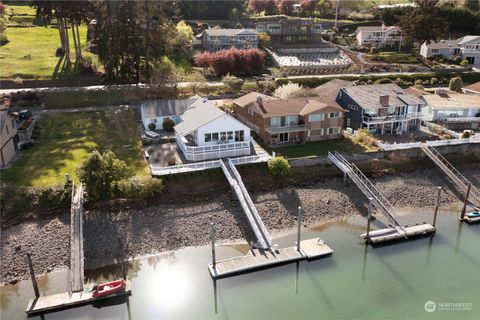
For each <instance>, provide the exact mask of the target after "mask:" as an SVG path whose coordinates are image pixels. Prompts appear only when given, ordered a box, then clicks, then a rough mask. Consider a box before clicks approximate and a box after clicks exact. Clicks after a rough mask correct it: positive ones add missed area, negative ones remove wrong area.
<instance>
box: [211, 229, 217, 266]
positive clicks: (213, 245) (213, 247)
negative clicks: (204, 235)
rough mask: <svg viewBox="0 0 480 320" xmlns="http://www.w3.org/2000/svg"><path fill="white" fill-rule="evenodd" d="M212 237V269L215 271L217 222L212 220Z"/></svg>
mask: <svg viewBox="0 0 480 320" xmlns="http://www.w3.org/2000/svg"><path fill="white" fill-rule="evenodd" d="M210 237H211V239H212V269H213V271H215V264H216V260H215V223H213V222H210Z"/></svg>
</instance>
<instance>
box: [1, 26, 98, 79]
mask: <svg viewBox="0 0 480 320" xmlns="http://www.w3.org/2000/svg"><path fill="white" fill-rule="evenodd" d="M79 30H80V36H81V39H82V40H81V42H82V48H83V51H82V53H83V55H84V56H85V57H87V56H89V57H91V58H92V60H93V62H94V63H95V64H98V63H97V61H98V59H97V57H96V55H93V54H91V53H90V52H87V51H85V47H86V36H87V27H86V26H85V25H81V26H79ZM6 35H7V37H8V40H9V42H8V43H7V44H6V45H4V46H2V47H1V49H0V65H1V68H0V79H15V78H16V77H17V76H19V77H20V78H22V79H37V80H46V79H51V77H52V74H53V71H54V69H55V65H56V64H57V62H58V57H56V56H55V51H56V50H57V48H58V47H60V38H59V35H58V29H55V28H50V27H29V28H15V27H9V28H7V30H6ZM70 46H71V48H72V49H71V56H72V58H74V57H73V56H74V54H72V53H74V52H75V50H74V49H73V41H71V43H70Z"/></svg>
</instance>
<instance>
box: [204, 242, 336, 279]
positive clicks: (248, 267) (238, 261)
mask: <svg viewBox="0 0 480 320" xmlns="http://www.w3.org/2000/svg"><path fill="white" fill-rule="evenodd" d="M332 253H333V250H332V249H331V248H330V247H329V246H328V245H326V244H325V243H324V242H323V241H322V240H319V239H309V240H303V241H301V242H300V251H297V247H288V248H283V249H278V250H276V251H274V252H270V251H265V250H259V249H253V250H251V251H249V252H248V253H247V254H246V255H244V256H240V257H235V258H231V259H226V260H222V261H218V262H216V263H215V265H213V264H212V263H210V264H209V265H208V269H209V271H210V275H211V276H212V278H214V279H218V278H224V277H229V276H234V275H237V274H241V273H247V272H250V271H254V270H257V269H262V268H266V267H272V266H276V265H277V266H278V265H282V264H286V263H289V262H295V261H300V260H304V259H316V258H320V257H324V256H328V255H330V254H332Z"/></svg>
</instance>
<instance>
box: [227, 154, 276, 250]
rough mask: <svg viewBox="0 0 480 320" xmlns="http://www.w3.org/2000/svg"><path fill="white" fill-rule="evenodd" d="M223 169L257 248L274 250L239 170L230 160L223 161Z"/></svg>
mask: <svg viewBox="0 0 480 320" xmlns="http://www.w3.org/2000/svg"><path fill="white" fill-rule="evenodd" d="M221 168H222V170H223V173H224V174H225V177H226V178H227V180H228V183H229V184H230V186H231V187H232V189H233V191H234V192H235V194H236V196H237V198H238V201H240V205H241V206H242V209H243V212H244V213H245V215H246V216H247V219H248V222H249V224H250V226H251V228H252V230H253V233H254V234H255V237H256V238H257V243H256V245H257V247H258V248H260V249H264V250H274V249H273V243H272V238H271V237H270V234H269V233H268V230H267V228H266V227H265V225H264V224H263V221H262V219H261V218H260V215H259V214H258V211H257V209H256V208H255V205H254V204H253V201H252V199H251V198H250V195H249V194H248V191H247V189H246V188H245V185H244V184H243V181H242V177H241V176H240V174H239V173H238V171H237V168H235V165H234V164H233V162H232V160H230V158H227V159H223V160H222V163H221Z"/></svg>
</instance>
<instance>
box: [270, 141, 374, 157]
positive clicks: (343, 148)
mask: <svg viewBox="0 0 480 320" xmlns="http://www.w3.org/2000/svg"><path fill="white" fill-rule="evenodd" d="M271 150H273V151H275V152H276V154H277V155H281V156H284V157H286V158H301V157H315V156H324V155H327V154H328V152H329V151H330V152H334V151H338V152H340V153H361V152H365V149H364V148H363V147H362V146H360V145H358V144H354V143H353V142H351V141H350V140H348V139H335V140H323V141H313V142H307V143H305V144H298V145H293V146H286V147H274V148H271Z"/></svg>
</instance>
